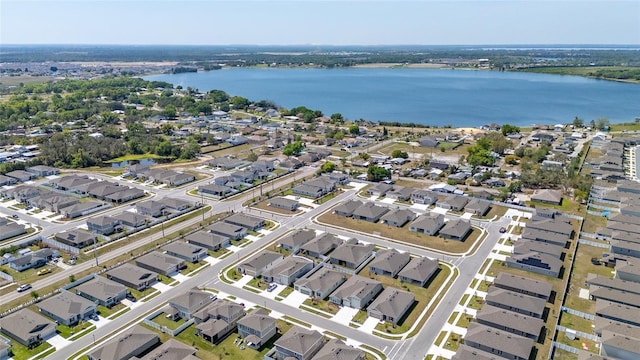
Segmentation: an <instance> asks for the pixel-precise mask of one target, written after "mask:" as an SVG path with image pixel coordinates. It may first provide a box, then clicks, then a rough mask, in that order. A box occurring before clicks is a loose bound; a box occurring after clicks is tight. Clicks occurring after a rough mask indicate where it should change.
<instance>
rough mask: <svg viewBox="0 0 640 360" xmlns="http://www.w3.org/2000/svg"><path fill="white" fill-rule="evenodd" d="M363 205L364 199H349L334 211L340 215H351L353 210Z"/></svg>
mask: <svg viewBox="0 0 640 360" xmlns="http://www.w3.org/2000/svg"><path fill="white" fill-rule="evenodd" d="M362 205H363V202H362V201H358V200H347V201H345V202H343V203H341V204H340V205H338V206H336V207H335V208H334V209H333V213H334V214H336V215H340V216H345V217H351V215H353V212H354V211H355V210H356V209H357V208H359V207H360V206H362Z"/></svg>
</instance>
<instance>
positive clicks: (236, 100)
mask: <svg viewBox="0 0 640 360" xmlns="http://www.w3.org/2000/svg"><path fill="white" fill-rule="evenodd" d="M229 103H230V104H231V105H233V108H234V109H243V110H244V109H246V108H248V107H249V99H247V98H244V97H242V96H234V97H232V98H231V99H229Z"/></svg>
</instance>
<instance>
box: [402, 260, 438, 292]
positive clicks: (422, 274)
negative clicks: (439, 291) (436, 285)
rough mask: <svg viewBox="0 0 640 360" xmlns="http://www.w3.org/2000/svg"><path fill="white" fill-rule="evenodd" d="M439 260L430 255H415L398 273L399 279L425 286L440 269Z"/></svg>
mask: <svg viewBox="0 0 640 360" xmlns="http://www.w3.org/2000/svg"><path fill="white" fill-rule="evenodd" d="M439 269H440V268H439V264H438V261H437V260H431V259H429V258H428V257H415V258H413V259H411V261H410V262H409V264H408V265H407V266H405V267H404V268H402V270H400V272H399V273H398V279H399V280H400V281H402V282H405V283H408V284H413V285H418V286H425V285H426V284H427V283H429V281H431V279H432V278H433V277H434V276H435V274H436V273H437V272H438V270H439Z"/></svg>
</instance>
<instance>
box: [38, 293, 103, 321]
mask: <svg viewBox="0 0 640 360" xmlns="http://www.w3.org/2000/svg"><path fill="white" fill-rule="evenodd" d="M37 306H38V308H39V309H40V312H41V313H43V314H45V315H46V316H48V317H50V318H52V319H54V320H56V321H58V322H59V323H61V324H64V325H67V326H73V325H75V324H77V323H78V322H79V321H80V320H83V319H88V318H89V317H91V316H92V315H94V314H95V313H96V309H97V305H96V303H94V302H93V301H90V300H87V299H85V298H83V297H82V296H79V295H76V294H74V293H71V292H69V291H66V290H62V291H61V292H60V293H59V294H58V295H54V296H53V297H50V298H48V299H46V300H43V301H41V302H39V303H38V305H37Z"/></svg>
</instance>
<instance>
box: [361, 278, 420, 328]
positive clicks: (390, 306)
mask: <svg viewBox="0 0 640 360" xmlns="http://www.w3.org/2000/svg"><path fill="white" fill-rule="evenodd" d="M414 302H415V295H413V294H412V293H410V292H407V291H402V290H399V289H396V288H393V287H387V288H386V289H384V291H383V292H382V294H380V295H378V297H377V298H376V299H375V300H374V301H373V302H372V303H371V305H369V306H368V307H367V315H369V316H371V317H374V318H376V319H379V320H380V321H387V322H390V323H393V324H398V323H399V322H400V321H401V320H402V319H403V318H404V316H405V315H406V314H407V311H408V310H409V309H410V308H411V307H412V306H413V303H414Z"/></svg>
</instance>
